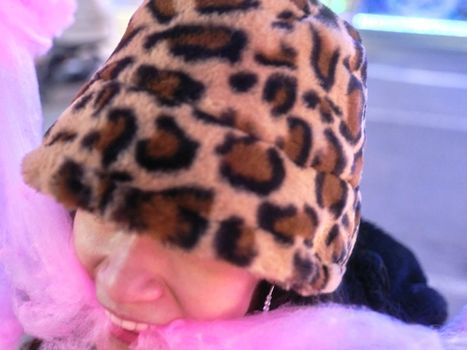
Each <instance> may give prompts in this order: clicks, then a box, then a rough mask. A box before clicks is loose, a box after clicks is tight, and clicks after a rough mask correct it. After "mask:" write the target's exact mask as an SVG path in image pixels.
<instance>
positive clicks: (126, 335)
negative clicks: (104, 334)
mask: <svg viewBox="0 0 467 350" xmlns="http://www.w3.org/2000/svg"><path fill="white" fill-rule="evenodd" d="M105 313H106V315H107V317H108V318H109V320H110V323H111V325H110V333H111V334H112V335H113V336H114V337H115V338H117V339H118V340H120V341H121V342H123V343H125V344H131V343H133V342H134V341H135V340H136V339H137V338H138V336H139V333H140V332H143V331H145V330H147V329H148V328H149V327H150V325H149V324H147V323H142V322H135V321H130V320H126V319H122V318H120V317H118V316H117V315H115V314H113V313H111V312H109V311H108V310H105Z"/></svg>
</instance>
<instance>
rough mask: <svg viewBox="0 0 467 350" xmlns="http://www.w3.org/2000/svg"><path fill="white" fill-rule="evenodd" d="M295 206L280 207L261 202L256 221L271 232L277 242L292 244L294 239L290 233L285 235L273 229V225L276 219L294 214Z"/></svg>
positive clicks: (295, 211)
mask: <svg viewBox="0 0 467 350" xmlns="http://www.w3.org/2000/svg"><path fill="white" fill-rule="evenodd" d="M296 213H297V208H295V207H294V206H292V205H289V206H287V207H284V208H281V207H279V206H277V205H274V204H272V203H269V202H264V203H262V204H261V205H260V206H259V208H258V212H257V221H258V223H259V226H260V227H261V228H262V229H263V230H265V231H267V232H269V233H271V234H272V235H273V236H274V239H276V240H277V241H278V242H280V243H282V244H286V245H291V244H293V242H294V240H293V238H292V237H290V235H286V234H284V233H282V232H279V231H277V230H275V229H274V225H275V223H276V221H277V220H278V219H281V218H285V217H291V216H294V215H296Z"/></svg>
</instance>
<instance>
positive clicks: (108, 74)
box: [97, 56, 135, 80]
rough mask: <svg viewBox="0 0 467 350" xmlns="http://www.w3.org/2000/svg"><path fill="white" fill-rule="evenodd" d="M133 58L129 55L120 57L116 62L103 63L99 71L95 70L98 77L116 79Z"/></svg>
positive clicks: (130, 63)
mask: <svg viewBox="0 0 467 350" xmlns="http://www.w3.org/2000/svg"><path fill="white" fill-rule="evenodd" d="M134 61H135V60H134V58H133V57H131V56H128V57H125V58H122V59H121V60H118V61H116V62H112V63H110V64H107V65H105V66H104V67H103V68H102V69H101V70H100V71H99V72H97V78H98V79H104V80H112V79H116V78H117V77H118V76H119V75H120V73H121V72H123V71H124V70H125V69H126V68H128V67H129V66H131V65H132V64H133V63H134Z"/></svg>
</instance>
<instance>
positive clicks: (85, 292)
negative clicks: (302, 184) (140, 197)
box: [0, 0, 467, 350]
mask: <svg viewBox="0 0 467 350" xmlns="http://www.w3.org/2000/svg"><path fill="white" fill-rule="evenodd" d="M73 6H74V5H73V3H72V1H71V0H55V1H54V0H40V1H39V0H36V1H33V0H2V5H1V6H0V32H1V33H2V39H1V42H0V53H1V54H0V118H1V120H2V135H1V136H2V137H0V169H1V171H0V208H2V210H1V211H0V324H1V325H2V326H1V327H0V349H2V350H13V349H15V348H16V346H17V344H18V342H19V339H20V336H21V334H22V333H23V331H24V332H26V333H28V334H31V335H34V336H37V337H39V338H42V339H44V340H45V345H44V347H43V349H49V350H52V349H54V350H56V349H63V350H74V349H76V350H78V349H79V350H83V349H90V348H91V344H94V343H95V342H98V343H99V342H101V341H102V340H101V339H102V334H103V333H105V331H106V328H107V327H108V321H107V320H106V318H105V316H104V313H103V310H102V308H101V307H100V306H99V304H98V303H97V302H96V299H95V295H94V288H93V285H92V282H91V281H89V279H88V278H87V276H86V275H85V273H84V272H83V270H82V269H81V267H80V265H79V263H78V261H77V259H76V257H75V254H74V251H73V248H72V245H71V244H70V235H71V225H70V220H69V217H68V215H67V213H66V212H65V210H64V209H63V208H61V207H60V206H59V205H57V204H56V203H55V202H54V201H53V200H51V199H50V198H47V197H44V196H42V195H40V194H38V193H36V192H34V191H33V190H31V189H29V188H28V187H26V186H25V185H24V184H23V182H22V181H21V177H20V170H19V169H20V162H21V158H22V157H23V155H24V154H25V153H26V152H28V151H29V150H30V149H32V148H33V147H35V146H36V145H37V144H38V143H39V142H40V139H41V130H42V128H41V112H40V111H41V109H40V103H39V98H38V93H37V82H36V80H35V74H34V65H33V57H34V56H35V55H37V54H40V53H42V52H44V51H45V50H46V49H47V48H48V47H49V46H50V42H51V38H52V36H53V35H54V34H56V33H57V32H58V31H60V30H62V29H63V28H64V26H65V25H66V24H67V23H68V22H69V20H70V18H71V13H72V11H73ZM466 334H467V310H465V312H464V313H463V314H462V315H460V316H459V318H458V320H457V321H456V322H454V323H453V324H452V325H450V326H449V327H446V328H445V329H443V330H442V331H438V330H434V329H430V328H427V327H422V326H413V325H407V324H404V323H402V322H399V321H397V320H394V319H391V318H389V317H388V316H385V315H382V314H378V313H375V312H372V311H369V310H365V309H355V308H348V307H343V306H337V305H322V306H315V307H302V308H292V307H290V308H283V309H281V310H277V311H273V312H270V313H268V314H259V315H253V316H248V317H244V318H242V319H237V320H229V321H216V322H189V321H187V322H174V323H173V324H171V325H169V326H166V327H159V328H154V329H151V330H148V331H147V332H145V333H142V334H141V335H140V337H139V339H138V342H137V344H134V346H133V348H134V349H137V350H155V349H161V350H167V349H172V350H179V349H180V350H181V349H193V350H197V349H203V350H211V349H213V350H214V349H216V350H219V349H225V350H230V349H245V350H250V349H251V350H253V349H278V350H280V349H309V348H310V347H312V348H313V349H318V350H324V349H351V348H355V349H357V348H358V349H376V348H377V349H433V350H435V349H451V350H454V349H466V348H467V335H466Z"/></svg>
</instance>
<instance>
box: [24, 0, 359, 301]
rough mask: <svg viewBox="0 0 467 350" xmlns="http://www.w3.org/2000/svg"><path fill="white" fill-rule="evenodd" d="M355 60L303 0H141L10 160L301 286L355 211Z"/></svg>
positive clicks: (329, 277)
mask: <svg viewBox="0 0 467 350" xmlns="http://www.w3.org/2000/svg"><path fill="white" fill-rule="evenodd" d="M365 80H366V58H365V53H364V49H363V47H362V45H361V40H360V38H359V35H358V33H357V32H356V31H355V29H353V28H352V27H351V26H350V25H349V24H348V23H346V22H344V21H343V20H341V19H339V18H338V17H336V16H335V15H334V14H333V13H332V12H331V11H330V10H329V9H328V8H326V7H325V6H322V5H320V4H319V3H317V2H316V1H313V0H310V1H305V0H235V1H232V0H189V1H187V0H152V1H148V0H146V1H145V2H144V3H143V4H142V5H141V7H140V8H139V9H138V10H137V11H136V13H135V14H134V15H133V17H132V19H131V21H130V23H129V25H128V29H127V31H126V33H125V35H124V36H123V38H122V40H121V42H120V43H119V45H118V46H117V48H116V49H115V51H114V52H113V54H112V55H111V57H110V58H109V59H108V61H107V62H106V63H105V64H104V66H103V67H102V69H100V70H99V71H98V72H97V73H96V74H95V75H94V77H93V78H92V79H91V80H90V82H89V83H88V84H86V85H85V86H84V87H83V88H82V89H81V91H80V92H79V94H78V96H77V97H76V99H75V100H74V101H73V103H72V104H71V105H70V106H69V107H68V109H67V110H65V112H64V113H63V114H62V115H61V116H60V117H59V119H58V121H57V122H56V123H55V124H54V125H53V126H52V127H51V128H50V129H49V130H48V132H47V133H46V135H45V137H44V141H43V144H42V145H41V146H40V147H39V148H37V149H36V150H34V151H33V152H31V153H29V154H28V155H27V156H26V157H25V159H24V161H23V176H24V179H25V181H26V182H27V183H28V184H29V185H31V186H32V187H34V188H36V189H38V190H39V191H41V192H44V193H46V194H49V195H52V196H53V197H55V199H56V200H57V201H59V202H60V203H62V204H63V205H65V206H66V207H67V208H70V209H74V208H81V209H84V210H87V211H90V212H93V213H95V214H97V215H100V216H102V217H104V218H105V219H106V220H111V221H113V222H115V223H117V224H119V225H120V226H121V227H122V228H124V229H127V230H128V231H129V232H139V233H142V232H144V233H146V234H150V235H152V236H154V237H156V238H157V239H160V240H161V241H162V242H164V243H167V244H168V245H170V247H174V248H177V249H184V250H186V251H190V252H193V253H194V254H200V255H202V256H207V257H213V258H217V259H224V260H226V261H228V262H230V263H232V264H235V265H237V266H241V267H244V268H247V269H248V270H250V271H251V272H252V273H254V274H256V275H257V276H260V277H262V278H264V279H266V280H269V281H271V282H273V283H277V284H279V285H280V286H282V287H283V288H286V289H294V290H296V291H297V292H298V293H300V294H302V295H311V294H319V293H324V292H331V291H333V290H334V289H335V288H336V287H337V286H338V284H339V282H340V280H341V277H342V275H343V273H344V271H345V265H346V262H347V260H348V258H349V255H350V253H351V251H352V248H353V245H354V243H355V239H356V232H357V228H358V223H359V220H360V216H359V206H360V195H359V182H360V176H361V171H362V161H363V160H362V149H363V143H364V130H363V119H364V111H365V103H366V102H365V101H366V85H365Z"/></svg>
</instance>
